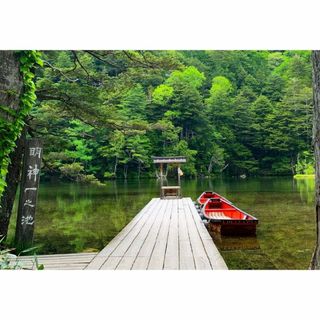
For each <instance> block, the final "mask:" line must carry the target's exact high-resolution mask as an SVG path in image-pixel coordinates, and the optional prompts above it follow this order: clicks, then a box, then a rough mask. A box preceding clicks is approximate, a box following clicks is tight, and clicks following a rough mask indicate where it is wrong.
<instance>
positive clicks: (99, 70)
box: [23, 50, 314, 184]
mask: <svg viewBox="0 0 320 320" xmlns="http://www.w3.org/2000/svg"><path fill="white" fill-rule="evenodd" d="M40 54H41V60H42V67H37V68H36V69H35V79H34V82H35V88H36V91H35V93H36V96H37V100H36V104H35V106H34V107H33V108H32V110H31V112H30V114H29V115H28V117H27V120H26V124H27V126H26V130H25V131H24V132H23V134H24V135H27V136H31V137H40V138H42V139H43V142H44V157H43V169H42V175H43V179H55V178H56V179H64V180H70V181H78V182H84V183H96V184H99V183H102V182H103V181H104V180H106V179H127V178H128V179H129V178H137V177H154V176H155V172H154V171H155V168H154V167H153V165H152V156H170V155H183V156H186V157H187V158H188V162H187V164H186V165H185V166H184V167H183V172H184V174H185V176H193V177H195V176H199V177H207V176H211V175H217V174H224V175H231V176H240V175H246V176H248V175H294V174H296V173H313V172H314V171H313V170H314V169H313V167H314V164H313V163H314V160H313V151H312V147H311V138H312V108H313V106H312V78H311V66H312V64H311V52H310V51H205V50H203V51H200V50H199V51H45V52H41V53H40Z"/></svg>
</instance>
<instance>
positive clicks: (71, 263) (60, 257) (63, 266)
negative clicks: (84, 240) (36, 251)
mask: <svg viewBox="0 0 320 320" xmlns="http://www.w3.org/2000/svg"><path fill="white" fill-rule="evenodd" d="M96 255H97V252H93V253H70V254H52V255H38V256H37V260H38V264H43V265H44V269H45V270H83V269H85V268H86V267H87V266H88V264H89V263H90V262H91V261H92V259H93V258H94V257H95V256H96ZM10 263H11V265H12V266H14V265H15V264H16V263H19V264H20V265H21V266H22V267H23V268H24V269H36V263H35V257H34V256H20V257H17V258H12V259H11V262H10Z"/></svg>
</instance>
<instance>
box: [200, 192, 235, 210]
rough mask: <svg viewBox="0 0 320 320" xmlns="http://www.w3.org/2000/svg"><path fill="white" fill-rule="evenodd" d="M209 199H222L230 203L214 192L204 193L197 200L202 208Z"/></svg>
mask: <svg viewBox="0 0 320 320" xmlns="http://www.w3.org/2000/svg"><path fill="white" fill-rule="evenodd" d="M208 199H222V200H224V201H226V202H230V201H229V200H228V199H226V198H224V197H223V196H220V194H218V193H216V192H213V191H204V192H202V193H201V194H200V196H199V198H198V199H197V202H198V203H199V204H200V206H203V205H204V204H205V203H206V202H207V200H208ZM230 203H231V202H230Z"/></svg>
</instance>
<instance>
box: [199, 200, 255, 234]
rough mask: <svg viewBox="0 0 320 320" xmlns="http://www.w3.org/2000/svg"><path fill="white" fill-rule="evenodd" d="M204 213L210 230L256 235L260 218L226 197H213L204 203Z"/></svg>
mask: <svg viewBox="0 0 320 320" xmlns="http://www.w3.org/2000/svg"><path fill="white" fill-rule="evenodd" d="M201 211H202V214H203V216H204V218H205V219H207V220H208V222H209V223H208V227H209V230H210V231H213V232H219V233H221V235H255V234H256V229H257V224H258V222H259V221H258V219H257V218H256V217H254V216H252V215H250V214H248V213H246V212H244V211H242V210H241V209H239V208H237V207H236V206H235V205H234V204H232V203H231V202H229V201H225V200H224V199H216V198H211V199H208V200H207V201H206V203H205V204H204V205H203V207H202V209H201Z"/></svg>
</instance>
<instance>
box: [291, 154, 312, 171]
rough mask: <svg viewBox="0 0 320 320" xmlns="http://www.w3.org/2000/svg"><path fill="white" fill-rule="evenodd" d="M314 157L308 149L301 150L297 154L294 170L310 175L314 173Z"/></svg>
mask: <svg viewBox="0 0 320 320" xmlns="http://www.w3.org/2000/svg"><path fill="white" fill-rule="evenodd" d="M314 166H315V164H314V157H313V154H311V152H309V151H302V152H300V153H299V154H298V158H297V164H296V165H295V171H296V173H297V174H306V175H312V174H314V173H315V168H314Z"/></svg>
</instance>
